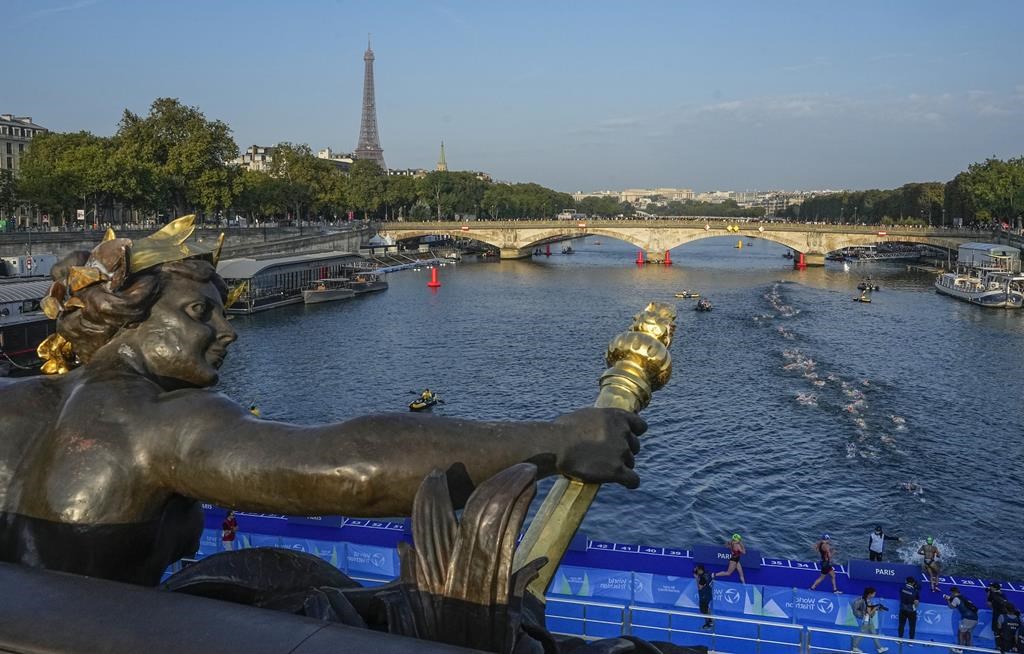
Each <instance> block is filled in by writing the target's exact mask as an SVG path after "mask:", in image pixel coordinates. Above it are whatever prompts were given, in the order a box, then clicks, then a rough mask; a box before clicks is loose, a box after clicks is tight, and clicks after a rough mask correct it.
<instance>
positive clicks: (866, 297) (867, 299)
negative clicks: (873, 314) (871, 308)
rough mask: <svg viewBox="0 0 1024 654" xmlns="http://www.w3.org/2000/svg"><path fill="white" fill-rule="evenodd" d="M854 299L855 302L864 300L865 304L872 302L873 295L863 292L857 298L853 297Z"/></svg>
mask: <svg viewBox="0 0 1024 654" xmlns="http://www.w3.org/2000/svg"><path fill="white" fill-rule="evenodd" d="M853 301H854V302H863V303H864V304H870V303H871V296H870V295H868V294H867V293H861V294H860V295H858V296H856V297H855V298H853Z"/></svg>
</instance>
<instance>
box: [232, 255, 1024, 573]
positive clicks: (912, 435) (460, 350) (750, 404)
mask: <svg viewBox="0 0 1024 654" xmlns="http://www.w3.org/2000/svg"><path fill="white" fill-rule="evenodd" d="M734 243H735V242H734V241H733V240H731V239H725V238H722V239H707V240H704V241H698V242H695V243H691V244H688V245H685V246H683V247H680V248H678V249H676V250H675V251H673V253H672V256H673V259H674V261H675V265H674V266H671V267H662V266H646V267H643V268H640V267H638V266H636V265H634V264H632V260H633V258H635V253H636V251H635V249H634V248H632V247H631V246H629V245H626V244H624V243H621V242H618V241H614V240H610V239H604V238H602V239H595V238H594V237H589V238H587V239H585V240H577V241H575V242H574V243H573V245H574V248H575V249H576V252H577V253H576V254H575V255H574V256H564V255H560V254H555V255H553V256H551V257H537V258H535V259H534V260H533V261H528V260H527V261H504V262H501V263H482V262H481V263H476V262H473V263H463V264H460V265H458V266H447V267H444V268H442V269H441V281H442V284H443V286H442V288H441V289H439V290H438V291H436V292H432V291H430V290H429V289H427V288H426V281H427V272H426V271H420V272H414V271H404V272H400V273H394V274H392V275H390V278H389V281H390V284H391V287H390V289H389V290H388V291H386V292H384V293H380V294H375V295H373V296H367V297H360V298H357V299H355V300H352V301H347V302H340V303H334V304H324V305H318V306H311V307H304V306H301V305H299V306H292V307H286V308H283V309H279V310H274V311H269V312H265V313H263V314H258V315H255V316H251V317H240V318H237V319H236V320H235V321H234V325H235V327H236V329H237V330H238V332H239V335H240V340H239V342H238V343H236V344H235V346H234V349H233V351H232V352H231V354H230V356H229V357H228V360H227V361H226V363H225V365H224V368H223V371H222V372H223V374H222V381H221V384H220V388H221V390H223V391H224V392H226V393H227V394H228V395H230V396H232V397H234V398H236V399H237V400H238V401H239V402H244V403H248V402H250V401H256V402H257V403H258V404H259V405H260V408H261V410H262V412H263V416H264V417H267V418H272V419H279V420H287V421H295V422H303V423H313V422H325V421H339V420H345V419H348V418H352V417H355V416H359V415H362V414H366V413H377V412H386V411H404V410H405V407H406V404H407V403H408V402H409V400H410V399H411V397H412V395H411V392H412V391H418V390H421V389H423V388H424V387H429V388H431V389H435V390H436V391H438V393H439V395H440V396H441V397H443V398H444V399H445V401H446V403H445V404H444V405H443V406H439V407H437V412H438V413H441V414H444V415H450V416H459V417H468V418H477V419H549V418H553V417H555V416H556V415H558V414H559V413H563V412H568V411H571V410H573V409H574V408H578V407H581V406H586V405H589V404H591V403H592V402H593V400H594V397H595V396H596V391H597V378H598V376H599V375H600V373H601V372H602V370H603V369H604V367H605V366H604V362H603V354H604V350H605V346H606V344H607V342H608V340H609V339H610V338H611V337H612V336H614V335H615V334H617V333H618V332H620V331H622V330H623V329H624V328H625V327H626V326H627V325H628V323H629V321H630V319H631V317H632V315H633V314H634V313H636V312H637V311H638V310H640V309H641V308H643V306H644V305H645V304H646V303H647V302H648V301H650V300H661V301H668V302H674V303H676V304H677V305H678V307H679V319H678V331H677V334H676V341H675V342H674V344H673V346H672V356H673V362H674V364H673V365H674V376H673V378H672V380H671V382H670V383H669V384H668V386H666V387H665V388H664V389H663V390H661V391H660V392H659V393H657V394H656V395H655V397H654V400H653V401H652V403H651V406H650V407H649V408H648V409H647V410H646V411H645V412H644V414H643V415H644V417H645V418H646V419H647V420H648V422H649V424H650V429H649V431H648V433H647V435H645V436H644V440H643V450H642V451H641V453H640V455H639V456H638V458H637V469H638V471H639V472H640V475H641V480H642V484H641V487H640V489H639V490H636V491H626V490H624V489H622V488H618V487H611V486H605V487H604V488H603V489H602V490H601V493H600V495H599V497H598V499H597V502H596V504H595V505H594V507H593V508H592V509H591V511H590V513H589V515H588V516H587V519H586V522H585V523H584V526H583V531H585V532H586V533H587V535H588V536H590V537H591V538H595V539H599V540H610V541H616V542H627V543H643V544H646V545H655V546H683V547H685V546H688V545H692V544H695V543H699V542H717V541H724V540H725V539H726V538H727V537H728V536H729V535H730V534H732V533H733V532H740V533H742V534H743V535H744V539H745V540H746V542H747V544H748V546H749V547H754V548H759V549H761V550H762V551H763V552H764V553H765V554H766V555H769V556H779V557H787V558H798V559H812V558H815V556H814V551H813V545H814V542H815V541H816V539H817V538H818V536H819V535H820V534H821V533H822V532H829V533H830V534H831V535H832V537H833V542H834V543H836V545H837V547H838V549H839V554H838V556H839V558H840V559H841V560H842V559H845V558H847V557H850V558H866V548H867V540H868V533H869V531H870V530H871V529H872V528H873V526H874V525H875V524H876V523H877V524H881V525H883V526H884V527H885V529H886V530H887V532H889V533H891V534H898V535H900V536H901V537H902V540H901V542H900V543H895V544H890V545H889V549H890V550H891V552H890V553H891V555H893V556H894V557H898V558H901V559H903V560H906V561H915V560H919V557H916V551H917V548H918V547H919V546H920V544H921V543H922V542H923V540H924V538H925V537H926V536H929V535H931V536H934V537H935V539H936V543H937V545H938V546H939V548H940V551H941V553H942V558H943V560H944V561H945V569H946V570H948V571H950V572H954V573H957V574H962V575H981V576H995V577H1003V578H1014V579H1024V559H1022V558H1021V556H1020V555H1021V553H1022V552H1024V533H1022V531H1021V529H1020V525H1021V523H1022V518H1024V500H1022V498H1024V454H1022V451H1024V445H1022V437H1024V417H1022V415H1021V401H1022V399H1024V377H1022V371H1024V348H1022V347H1021V343H1022V337H1024V315H1022V313H1021V312H1004V311H994V310H985V309H981V308H979V307H974V306H970V305H967V304H965V303H962V302H958V301H955V300H953V299H951V298H947V297H944V296H940V295H938V294H936V293H935V292H934V291H933V290H932V287H931V283H932V281H933V276H932V275H928V274H922V273H914V272H908V271H906V269H905V265H901V264H848V265H847V266H844V265H843V264H834V263H830V264H829V265H828V266H827V267H825V268H809V269H807V270H804V271H796V270H793V269H792V264H791V262H790V261H788V260H786V259H784V258H783V257H782V254H783V252H785V250H784V249H783V248H782V247H781V246H778V245H776V244H773V243H770V242H767V241H763V240H751V241H749V243H750V245H749V246H748V247H745V248H743V249H736V248H734ZM553 251H554V252H556V253H557V252H559V251H560V248H554V249H553ZM865 275H871V276H872V277H874V278H875V279H876V280H879V283H880V284H881V286H882V290H881V291H880V292H878V293H875V294H874V301H873V303H872V304H861V303H857V302H852V301H851V298H852V297H853V296H854V295H857V292H856V290H855V287H856V285H857V283H858V282H859V281H860V279H861V278H862V277H863V276H865ZM684 288H690V289H697V290H699V291H700V292H701V293H703V294H704V295H705V296H706V297H709V298H710V299H711V301H712V302H713V303H714V306H715V309H714V311H713V312H710V313H698V312H695V311H693V310H692V308H693V302H694V300H676V299H675V298H674V297H673V293H674V292H675V291H679V290H682V289H684ZM538 503H539V500H538Z"/></svg>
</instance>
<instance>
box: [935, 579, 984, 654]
mask: <svg viewBox="0 0 1024 654" xmlns="http://www.w3.org/2000/svg"><path fill="white" fill-rule="evenodd" d="M942 599H944V600H946V604H948V605H949V608H951V609H956V610H957V611H959V612H960V628H959V632H958V635H957V641H956V642H957V643H958V644H960V645H967V646H970V644H971V632H972V631H973V630H974V627H975V625H977V624H978V607H977V606H975V605H974V602H972V601H971V600H969V599H967V598H966V597H964V596H963V594H961V593H960V589H959V588H957V587H956V586H952V587H951V588H950V589H949V595H943V596H942ZM953 651H954V652H960V651H962V650H958V649H954V650H953Z"/></svg>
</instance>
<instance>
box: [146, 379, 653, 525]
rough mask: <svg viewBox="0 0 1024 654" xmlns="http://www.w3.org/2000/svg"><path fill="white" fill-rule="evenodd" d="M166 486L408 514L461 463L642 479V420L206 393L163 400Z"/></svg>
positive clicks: (227, 502)
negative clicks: (284, 414) (297, 413)
mask: <svg viewBox="0 0 1024 654" xmlns="http://www.w3.org/2000/svg"><path fill="white" fill-rule="evenodd" d="M157 406H158V410H157V412H158V414H159V418H160V421H159V422H157V424H160V425H163V426H162V427H161V428H160V431H162V432H163V433H162V434H161V436H160V439H159V443H155V444H154V446H155V449H156V450H157V451H158V452H159V455H158V457H156V458H158V459H160V460H159V461H154V462H153V463H154V465H153V466H152V470H153V471H154V474H156V475H158V476H159V477H160V479H161V481H162V483H163V484H164V485H166V486H168V487H169V488H171V489H172V490H174V491H175V492H178V493H180V494H182V495H185V496H188V497H194V498H197V499H201V500H205V501H209V502H214V503H217V504H220V505H224V506H229V507H235V508H241V509H247V510H253V511H267V512H275V513H288V514H299V515H303V514H308V515H317V514H344V515H350V516H393V515H404V514H407V513H408V512H409V511H410V509H411V507H412V500H413V497H414V496H415V494H416V489H417V488H418V487H419V484H420V482H421V481H422V480H423V477H424V476H426V475H427V474H428V473H429V472H430V471H431V470H434V469H441V470H448V469H449V468H450V467H451V466H452V465H453V464H456V463H461V464H462V465H463V466H465V469H466V471H467V472H468V473H469V476H470V477H471V478H472V480H473V481H474V482H475V483H479V482H481V481H483V480H484V479H486V478H488V477H490V476H491V475H493V474H495V473H496V472H498V471H499V470H502V469H503V468H505V467H508V466H509V465H512V464H514V463H519V462H521V461H530V462H532V463H535V464H536V465H537V466H538V469H539V472H540V474H541V475H551V474H554V473H555V472H559V473H562V474H567V475H569V476H572V477H575V478H578V479H582V480H584V481H612V482H619V483H622V484H624V485H626V486H629V487H635V486H636V485H637V484H638V479H637V477H636V473H634V472H633V470H632V467H633V454H634V453H635V452H636V451H637V449H638V448H639V444H638V440H637V438H636V435H637V434H639V433H642V432H643V430H644V429H645V428H646V425H645V424H644V422H643V420H641V419H640V418H638V417H637V416H635V415H633V414H630V413H628V412H625V411H618V410H610V409H609V410H605V409H583V410H580V411H576V412H574V413H571V414H567V415H565V416H562V417H561V418H559V419H558V420H556V421H554V422H475V421H470V420H457V419H450V418H440V417H434V416H420V415H412V414H385V415H376V416H367V417H362V418H356V419H354V420H350V421H347V422H343V423H338V424H332V425H323V426H301V425H293V424H287V423H281V422H274V421H270V420H260V419H258V418H255V417H253V416H251V415H249V413H248V412H247V411H245V410H244V409H243V408H242V407H240V406H238V405H237V404H235V403H234V402H232V401H231V400H230V399H228V398H227V397H225V396H223V395H220V394H218V393H213V392H209V391H181V392H176V393H168V394H166V395H165V396H164V397H163V398H162V399H161V400H160V401H158V402H157Z"/></svg>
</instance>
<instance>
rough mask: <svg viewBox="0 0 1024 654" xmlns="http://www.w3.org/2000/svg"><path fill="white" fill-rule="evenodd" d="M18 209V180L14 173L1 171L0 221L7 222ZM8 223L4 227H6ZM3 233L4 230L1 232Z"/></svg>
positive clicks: (5, 169)
mask: <svg viewBox="0 0 1024 654" xmlns="http://www.w3.org/2000/svg"><path fill="white" fill-rule="evenodd" d="M17 208H18V180H17V178H16V177H15V176H14V171H13V170H9V169H7V168H4V169H3V170H0V219H4V220H6V219H7V218H8V217H10V216H12V215H13V214H14V212H15V210H17ZM6 224H7V223H6V222H5V223H4V225H5V226H6ZM0 231H2V230H0Z"/></svg>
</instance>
